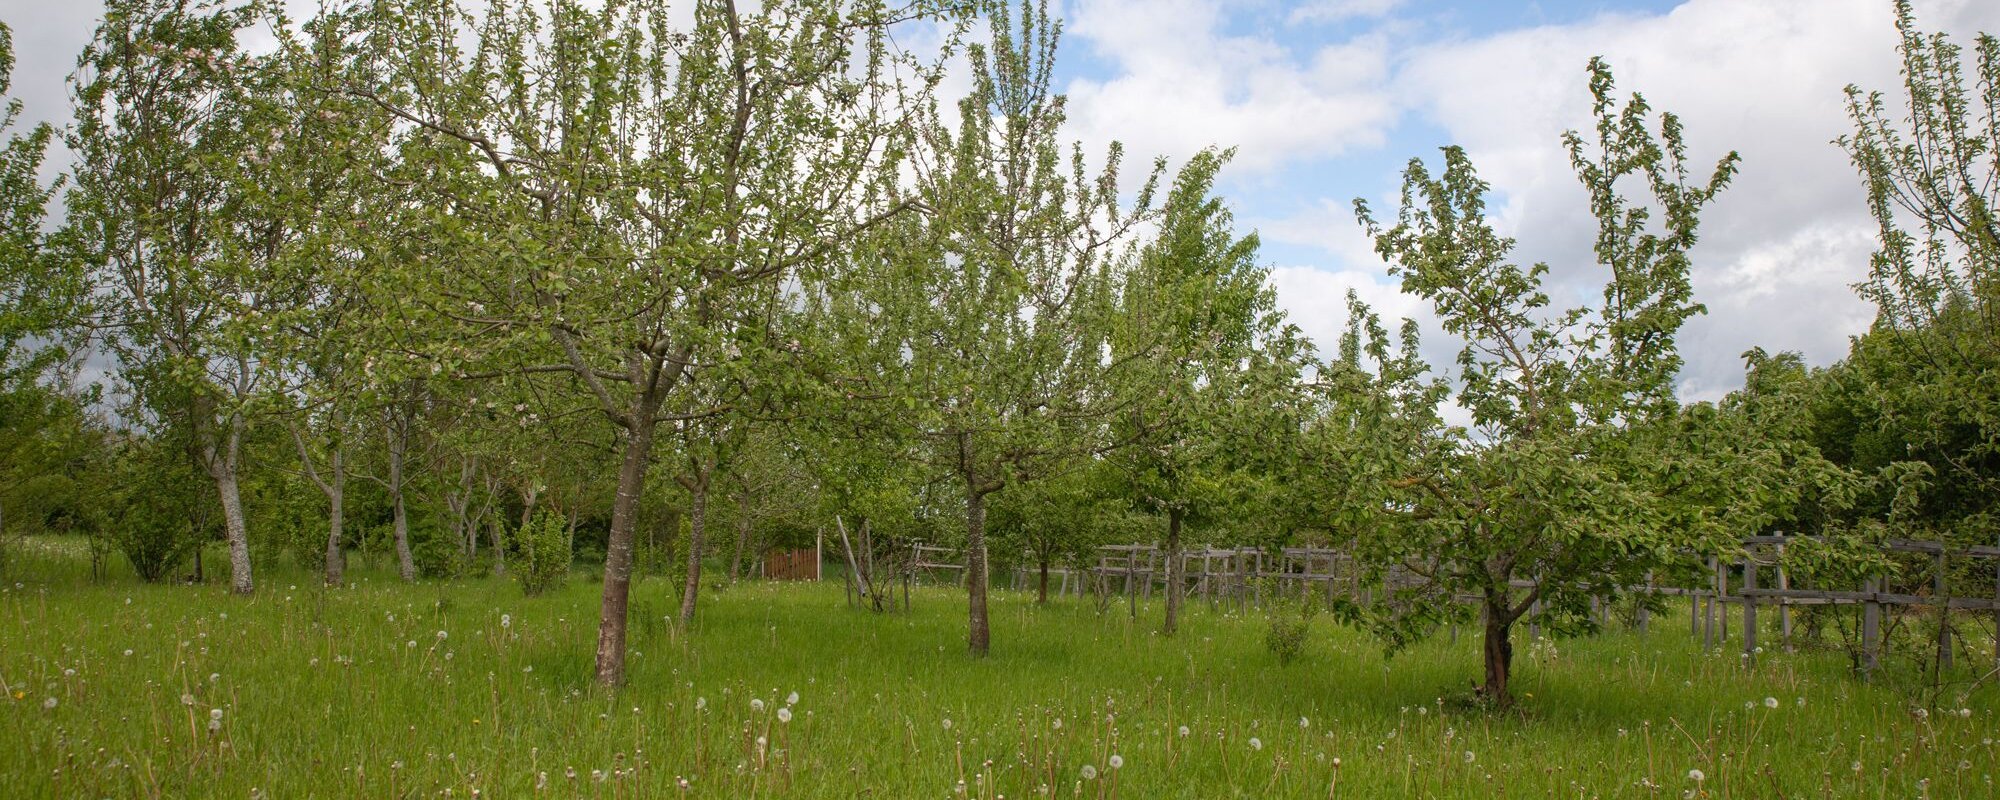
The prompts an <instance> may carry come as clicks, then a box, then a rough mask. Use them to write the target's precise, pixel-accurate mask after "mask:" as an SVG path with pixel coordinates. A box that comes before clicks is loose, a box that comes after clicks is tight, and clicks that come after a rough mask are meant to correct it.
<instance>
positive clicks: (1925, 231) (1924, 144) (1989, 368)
mask: <svg viewBox="0 0 2000 800" xmlns="http://www.w3.org/2000/svg"><path fill="white" fill-rule="evenodd" d="M1896 29H1897V31H1898V32H1899V33H1900V34H1901V42H1900V44H1899V45H1898V47H1897V50H1898V53H1899V54H1900V55H1901V56H1902V76H1903V86H1902V92H1901V94H1902V96H1901V97H1900V98H1895V99H1894V100H1893V101H1892V99H1891V98H1890V97H1889V96H1887V95H1884V94H1883V93H1881V92H1864V91H1863V90H1861V89H1860V88H1859V87H1849V88H1848V91H1847V95H1848V112H1849V115H1850V116H1851V117H1852V119H1853V123H1854V133H1852V134H1851V135H1848V136H1844V137H1842V138H1841V139H1840V140H1839V142H1838V143H1839V145H1840V146H1841V147H1842V148H1843V149H1845V150H1846V151H1847V153H1848V155H1849V157H1850V158H1852V159H1853V162H1854V165H1855V168H1856V169H1857V170H1858V171H1859V172H1860V174H1861V177H1862V179H1863V181H1864V183H1865V185H1866V188H1867V198H1868V206H1869V210H1870V211H1871V212H1872V213H1873V214H1874V217H1875V220H1876V223H1877V226H1878V237H1879V241H1880V249H1878V250H1877V251H1876V253H1875V255H1874V257H1873V258H1872V259H1871V261H1870V269H1869V274H1868V278H1867V280H1865V281H1863V282H1861V283H1860V284H1858V286H1857V288H1858V289H1859V290H1860V292H1861V295H1862V296H1863V297H1865V298H1867V299H1868V300H1870V301H1872V302H1874V303H1875V307H1876V316H1875V324H1874V326H1873V328H1872V329H1871V330H1870V331H1869V332H1868V333H1867V334H1866V335H1864V336H1862V337H1860V338H1858V339H1856V340H1855V342H1854V346H1853V349H1852V352H1851V353H1850V355H1849V357H1848V359H1847V362H1846V363H1844V364H1842V365H1840V366H1838V367H1836V368H1835V369H1834V370H1833V371H1832V373H1831V374H1830V375H1829V376H1828V377H1829V378H1831V379H1832V381H1833V384H1834V386H1833V389H1834V391H1835V392H1836V393H1837V394H1839V395H1843V396H1844V398H1843V399H1842V400H1841V402H1840V405H1843V406H1845V407H1846V411H1845V413H1844V414H1842V416H1845V417H1847V419H1848V424H1847V426H1846V428H1847V429H1846V430H1845V431H1844V434H1845V435H1843V436H1841V437H1839V440H1838V441H1833V442H1829V443H1828V446H1829V449H1830V450H1831V449H1837V450H1839V451H1842V452H1843V453H1844V454H1845V456H1844V460H1847V461H1849V462H1850V463H1853V464H1855V465H1856V466H1862V467H1866V468H1872V469H1874V470H1876V471H1878V473H1879V474H1880V475H1881V476H1882V479H1883V480H1884V481H1886V482H1888V483H1890V484H1893V485H1894V486H1895V488H1893V489H1889V490H1887V491H1885V492H1884V494H1885V495H1890V494H1895V495H1905V494H1907V495H1909V496H1911V497H1913V498H1916V497H1920V498H1922V499H1921V501H1920V502H1919V503H1918V506H1919V508H1920V509H1921V512H1922V513H1921V517H1923V518H1924V519H1926V520H1928V522H1929V523H1930V524H1931V525H1932V526H1933V527H1934V528H1935V530H1934V531H1933V532H1932V533H1931V534H1930V535H1939V534H1942V535H1945V536H1949V537H1952V538H1955V539H1957V540H1958V541H1959V543H1960V544H1963V545H1982V544H1985V545H1990V544H1992V543H1993V542H1994V540H1995V536H1996V534H1995V532H1994V525H1993V519H1994V517H1995V515H1996V514H2000V503H1996V501H1995V498H1996V497H2000V414H1996V411H1995V410H1996V409H2000V381H1996V380H1995V377H1994V376H1995V375H2000V39H1996V38H1995V37H1994V36H1992V35H1991V34H1981V35H1980V36H1978V37H1977V38H1976V39H1975V40H1974V42H1973V45H1972V48H1971V53H1970V63H1969V64H1968V63H1967V60H1968V59H1967V57H1966V56H1967V54H1966V53H1965V51H1964V50H1963V49H1962V48H1961V46H1960V45H1958V44H1956V43H1954V42H1952V41H1951V40H1950V39H1949V38H1948V37H1946V36H1945V35H1944V34H1933V33H1925V32H1924V31H1922V30H1920V29H1918V27H1917V24H1916V20H1915V17H1914V14H1913V12H1912V11H1911V8H1910V4H1909V3H1908V2H1898V3H1897V4H1896ZM1892 476H1893V477H1892ZM1884 505H1886V496H1885V502H1884Z"/></svg>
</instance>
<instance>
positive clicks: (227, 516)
mask: <svg viewBox="0 0 2000 800" xmlns="http://www.w3.org/2000/svg"><path fill="white" fill-rule="evenodd" d="M204 438H205V441H203V442H202V461H203V462H205V463H204V465H205V466H207V467H208V474H209V477H211V478H213V479H214V480H215V490H216V495H217V496H218V497H219V498H220V499H221V501H222V530H223V535H224V536H225V537H226V540H227V541H228V542H229V589H230V591H233V592H235V593H237V594H249V593H251V592H252V591H254V590H255V589H256V588H257V587H256V582H255V581H253V580H252V579H251V577H250V533H249V529H248V528H247V527H246V526H245V524H244V520H243V495H242V492H241V490H240V488H239V486H238V484H237V476H236V467H237V461H238V459H237V455H238V453H239V452H240V446H241V444H242V441H243V423H242V418H241V417H235V418H233V419H232V421H231V422H230V424H229V429H228V432H226V433H224V434H222V435H221V439H222V441H220V442H218V441H216V440H215V437H214V435H213V434H211V435H210V436H208V437H204Z"/></svg>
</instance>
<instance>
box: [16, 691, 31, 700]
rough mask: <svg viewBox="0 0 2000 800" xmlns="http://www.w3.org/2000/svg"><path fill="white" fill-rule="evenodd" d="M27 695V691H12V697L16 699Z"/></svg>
mask: <svg viewBox="0 0 2000 800" xmlns="http://www.w3.org/2000/svg"><path fill="white" fill-rule="evenodd" d="M27 696H28V693H27V692H15V693H14V699H16V700H20V699H23V698H25V697H27Z"/></svg>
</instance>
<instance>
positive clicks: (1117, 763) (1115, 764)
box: [1104, 753, 1125, 769]
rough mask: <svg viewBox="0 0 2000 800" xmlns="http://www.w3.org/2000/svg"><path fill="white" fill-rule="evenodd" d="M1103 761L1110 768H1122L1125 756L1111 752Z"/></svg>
mask: <svg viewBox="0 0 2000 800" xmlns="http://www.w3.org/2000/svg"><path fill="white" fill-rule="evenodd" d="M1104 763H1106V764H1109V765H1110V766H1111V768H1112V769H1124V768H1125V757H1124V756H1121V755H1119V754H1117V753H1112V754H1111V758H1109V759H1106V760H1105V762H1104Z"/></svg>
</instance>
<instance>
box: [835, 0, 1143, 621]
mask: <svg viewBox="0 0 2000 800" xmlns="http://www.w3.org/2000/svg"><path fill="white" fill-rule="evenodd" d="M1011 6H1012V4H1011V3H992V4H989V5H988V7H987V8H986V13H987V14H988V15H989V17H990V23H991V24H990V26H989V30H990V32H991V38H990V42H989V43H987V44H981V45H974V46H972V47H971V48H969V52H968V56H969V59H968V60H969V61H970V63H971V68H972V77H973V87H972V91H971V93H970V94H968V95H967V96H966V97H965V98H963V99H962V100H960V101H959V104H958V118H957V127H956V129H954V128H953V127H952V126H951V125H950V124H949V123H947V122H946V121H945V120H944V119H943V118H942V115H941V114H939V113H938V111H939V110H938V109H937V108H936V107H935V106H933V107H931V108H929V109H927V112H926V114H925V117H924V119H923V120H922V121H921V123H920V124H918V125H915V126H913V130H914V131H915V135H916V136H917V137H918V142H917V144H916V145H915V149H916V150H917V151H918V152H919V154H920V155H919V156H918V157H917V159H916V166H915V169H914V172H915V175H916V183H917V188H918V192H919V196H920V197H921V198H922V201H923V204H924V205H925V207H926V208H927V209H929V210H930V212H931V213H929V214H927V215H925V216H924V217H922V218H921V219H908V220H903V223H904V224H902V225H900V226H898V227H897V228H896V229H895V230H894V231H892V232H890V233H889V234H887V235H888V236H889V237H891V238H890V239H889V241H887V242H886V243H885V244H884V251H883V252H884V256H885V258H884V262H885V263H884V264H882V265H879V266H880V267H881V272H880V274H878V275H876V276H875V277H874V279H873V280H872V281H869V282H868V284H867V285H866V286H864V287H863V288H862V291H863V293H864V294H865V295H866V297H865V299H863V300H861V301H859V302H855V303H853V304H852V305H851V308H852V309H853V311H854V314H853V318H852V319H851V320H850V324H851V325H852V326H853V327H851V328H850V331H852V332H854V334H855V335H857V336H860V337H864V338H868V339H871V340H873V341H875V342H877V343H878V345H877V346H874V347H873V348H870V349H868V353H869V355H871V356H872V357H875V358H879V359H883V360H882V361H881V362H879V363H878V364H877V365H876V366H873V367H870V368H868V369H866V370H860V371H859V372H863V373H865V374H867V375H871V376H873V377H875V378H878V379H880V380H881V381H882V383H880V384H875V385H874V387H873V388H861V389H860V391H861V392H862V393H869V392H878V393H879V394H880V395H881V396H882V397H884V398H891V402H895V401H900V402H902V403H903V404H904V405H905V407H906V409H907V411H908V413H905V414H901V415H899V416H896V417H894V418H893V419H892V422H893V424H895V425H897V426H899V427H901V428H903V430H904V433H905V436H898V437H894V440H900V441H911V442H915V443H917V446H916V447H914V448H913V452H915V453H918V454H920V455H921V456H922V457H923V458H924V460H925V461H926V463H927V464H928V465H929V466H930V467H931V468H933V469H935V470H936V471H938V472H940V473H942V474H944V475H949V476H950V477H951V479H952V481H953V482H954V483H955V484H957V488H958V489H959V491H961V492H962V497H963V498H964V504H965V506H964V509H965V531H966V536H965V552H966V559H965V569H966V590H967V594H968V600H969V609H968V627H969V634H968V636H967V640H968V644H969V647H970V650H971V652H972V654H973V655H975V656H983V655H985V654H986V652H987V650H988V648H989V645H990V639H991V636H990V632H989V629H988V624H987V611H986V599H987V597H986V595H987V574H986V572H987V543H986V508H987V502H988V498H989V497H990V496H991V495H992V494H993V493H995V492H998V491H1001V490H1002V489H1004V488H1006V487H1007V486H1008V485H1009V484H1010V483H1019V482H1023V481H1028V480H1033V479H1035V478H1037V477H1039V476H1042V475H1046V474H1049V473H1051V472H1054V471H1057V470H1060V469H1063V468H1065V462H1066V461H1067V460H1069V459H1072V458H1074V457H1076V456H1077V455H1079V454H1082V453H1086V452H1089V451H1090V450H1093V449H1094V448H1095V444H1094V441H1093V440H1094V438H1095V433H1096V430H1097V426H1096V425H1095V424H1094V420H1093V419H1092V417H1093V416H1094V415H1097V414H1101V412H1100V411H1094V410H1093V407H1094V406H1096V405H1098V401H1099V400H1100V399H1101V397H1100V395H1101V391H1102V390H1101V386H1100V384H1099V382H1098V381H1097V380H1096V376H1098V375H1099V374H1100V373H1101V372H1102V369H1103V365H1102V363H1101V362H1102V360H1103V350H1104V348H1103V345H1104V341H1105V335H1106V334H1105V331H1104V327H1105V318H1106V317H1107V316H1108V309H1109V301H1110V280H1111V278H1110V265H1111V262H1112V259H1111V256H1112V255H1114V254H1113V253H1112V249H1113V248H1114V247H1115V246H1116V245H1117V243H1118V242H1120V241H1121V240H1123V238H1124V236H1125V234H1126V233H1127V232H1128V231H1129V228H1130V226H1131V225H1132V223H1133V222H1134V220H1136V219H1138V218H1141V217H1142V216H1143V212H1142V211H1134V212H1131V213H1127V212H1124V211H1121V209H1120V208H1119V205H1118V202H1119V201H1118V189H1117V186H1118V182H1117V176H1118V164H1119V153H1120V151H1119V148H1118V147H1117V146H1115V145H1114V146H1113V147H1112V148H1111V151H1110V153H1109V155H1108V157H1107V159H1106V163H1105V166H1104V168H1103V170H1102V171H1101V172H1100V173H1098V174H1097V175H1095V176H1091V175H1090V174H1089V173H1088V172H1087V171H1086V168H1085V166H1084V161H1083V155H1082V153H1081V152H1080V150H1079V151H1073V152H1072V153H1070V154H1069V158H1068V159H1067V160H1068V161H1069V163H1068V164H1067V165H1066V164H1065V163H1064V161H1065V158H1064V155H1065V154H1064V152H1063V148H1062V147H1061V146H1060V145H1059V144H1058V140H1057V136H1059V135H1060V132H1061V126H1062V121H1063V118H1064V112H1063V106H1064V100H1063V98H1062V97H1061V96H1058V95H1052V94H1050V91H1049V79H1050V70H1051V69H1052V67H1053V58H1054V55H1055V48H1056V42H1057V39H1058V37H1059V34H1060V31H1059V26H1058V25H1057V24H1056V23H1055V22H1054V21H1052V20H1051V19H1050V18H1049V16H1048V9H1047V4H1046V3H1043V4H1041V5H1040V6H1038V7H1036V8H1032V9H1024V10H1022V11H1021V13H1020V15H1019V18H1018V19H1016V18H1015V16H1014V13H1013V9H1012V7H1011ZM1157 174H1158V173H1157V171H1156V172H1155V173H1154V177H1155V179H1157ZM1152 189H1153V181H1148V183H1147V185H1146V187H1145V188H1144V189H1143V190H1142V191H1141V193H1140V200H1139V204H1138V206H1139V209H1141V210H1143V209H1144V208H1145V207H1146V205H1147V204H1148V203H1149V202H1150V198H1151V194H1152ZM850 393H852V392H850Z"/></svg>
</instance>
